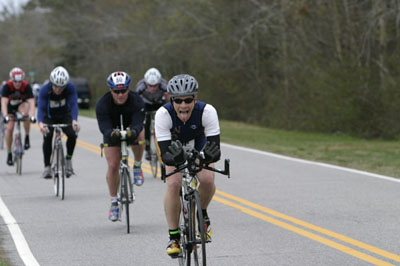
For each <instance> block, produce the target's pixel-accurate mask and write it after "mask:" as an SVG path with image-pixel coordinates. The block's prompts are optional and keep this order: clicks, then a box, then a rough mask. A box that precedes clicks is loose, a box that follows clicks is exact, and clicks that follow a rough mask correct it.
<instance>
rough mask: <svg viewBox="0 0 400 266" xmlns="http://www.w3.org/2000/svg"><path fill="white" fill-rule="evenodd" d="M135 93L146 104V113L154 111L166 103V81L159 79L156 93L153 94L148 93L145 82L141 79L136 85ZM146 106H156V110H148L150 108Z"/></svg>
mask: <svg viewBox="0 0 400 266" xmlns="http://www.w3.org/2000/svg"><path fill="white" fill-rule="evenodd" d="M136 92H137V93H139V95H140V96H142V98H143V101H144V103H145V104H146V111H153V110H154V111H155V110H157V109H158V108H159V107H161V106H162V105H163V104H164V103H165V101H166V98H165V94H166V93H167V81H166V80H165V79H161V82H160V84H159V86H158V88H157V91H156V92H155V93H150V92H149V90H148V88H147V86H146V82H145V80H144V79H142V80H140V81H139V82H138V83H137V84H136ZM147 105H156V106H157V108H156V109H154V108H152V109H153V110H149V109H150V108H151V107H150V106H147Z"/></svg>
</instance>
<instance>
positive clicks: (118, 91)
mask: <svg viewBox="0 0 400 266" xmlns="http://www.w3.org/2000/svg"><path fill="white" fill-rule="evenodd" d="M127 90H128V89H120V90H111V91H112V92H114V93H115V94H120V93H122V94H124V93H125V92H127Z"/></svg>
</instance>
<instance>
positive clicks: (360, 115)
mask: <svg viewBox="0 0 400 266" xmlns="http://www.w3.org/2000/svg"><path fill="white" fill-rule="evenodd" d="M0 17H1V19H0V39H1V46H0V54H1V60H0V79H1V80H6V79H8V72H9V71H10V69H11V68H12V67H14V66H19V67H21V68H23V69H24V70H25V72H26V73H28V74H29V75H28V78H30V81H33V80H34V79H35V80H37V81H39V82H43V81H44V80H46V79H48V75H49V73H50V71H51V70H52V69H53V68H54V67H55V66H57V65H63V66H65V67H66V68H67V69H68V71H69V72H70V75H71V76H81V77H85V78H87V79H88V80H89V82H90V84H91V86H92V90H93V97H94V102H95V100H96V99H97V98H98V97H100V96H101V95H102V94H104V93H105V92H106V91H107V87H106V78H107V76H108V75H109V74H110V73H111V72H114V71H117V70H122V71H125V72H128V73H129V74H130V75H131V77H132V79H133V82H134V83H136V82H137V81H139V80H140V79H141V78H143V74H144V72H145V71H146V70H147V69H148V68H150V67H156V68H158V69H159V70H160V71H161V73H162V74H163V77H164V78H166V79H167V80H168V79H169V78H171V77H172V76H173V75H176V74H180V73H189V74H191V75H193V76H195V77H196V79H197V80H198V81H199V84H200V88H199V89H200V93H199V98H200V99H201V100H203V101H206V102H208V103H211V104H213V105H214V106H215V107H216V108H217V110H218V114H219V116H220V117H221V118H222V119H224V120H233V121H242V122H246V123H251V124H256V125H261V126H265V127H269V128H278V129H285V130H297V131H305V132H321V133H332V134H345V135H351V136H356V137H361V138H368V139H370V138H382V139H397V138H398V137H399V136H400V134H399V133H400V116H399V113H400V89H399V86H398V83H399V81H400V75H399V72H400V64H399V61H400V60H399V59H400V53H399V51H400V38H399V37H400V0H197V1H194V0H169V1H163V0H146V1H139V0H85V1H81V0H68V1H67V0H65V1H63V0H30V1H28V3H27V4H26V5H24V6H23V8H22V10H21V12H19V13H15V12H11V11H10V10H8V9H4V10H3V11H2V12H1V14H0Z"/></svg>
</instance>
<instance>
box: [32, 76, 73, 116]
mask: <svg viewBox="0 0 400 266" xmlns="http://www.w3.org/2000/svg"><path fill="white" fill-rule="evenodd" d="M66 116H72V120H76V121H77V120H78V96H77V92H76V87H75V85H74V84H73V83H71V82H68V84H67V86H66V87H65V88H64V89H63V91H62V92H61V93H60V94H56V93H55V92H54V91H53V88H52V84H51V82H48V83H46V84H45V85H44V86H43V87H42V88H41V89H40V91H39V99H38V113H37V119H38V122H44V118H45V117H46V118H50V119H62V118H63V117H66Z"/></svg>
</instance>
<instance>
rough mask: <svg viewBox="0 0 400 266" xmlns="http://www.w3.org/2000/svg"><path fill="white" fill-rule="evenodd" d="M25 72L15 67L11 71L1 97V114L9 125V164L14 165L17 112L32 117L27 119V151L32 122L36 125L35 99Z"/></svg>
mask: <svg viewBox="0 0 400 266" xmlns="http://www.w3.org/2000/svg"><path fill="white" fill-rule="evenodd" d="M24 78H25V72H24V71H23V70H22V69H21V68H19V67H14V68H13V69H11V71H10V80H8V81H7V82H6V83H5V84H4V86H3V91H2V96H1V113H2V115H3V121H4V123H8V125H7V129H6V134H5V139H6V144H7V150H8V155H7V164H8V165H10V166H11V165H13V164H14V161H13V158H12V152H11V146H12V142H13V137H12V136H13V131H14V120H13V117H14V116H15V114H16V112H19V113H22V114H24V115H25V117H26V118H28V116H30V119H25V121H24V129H25V143H24V148H25V150H27V149H29V148H30V141H29V131H30V122H32V123H35V122H36V118H35V99H34V97H33V92H32V87H31V85H30V84H29V83H28V82H27V81H25V80H24Z"/></svg>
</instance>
